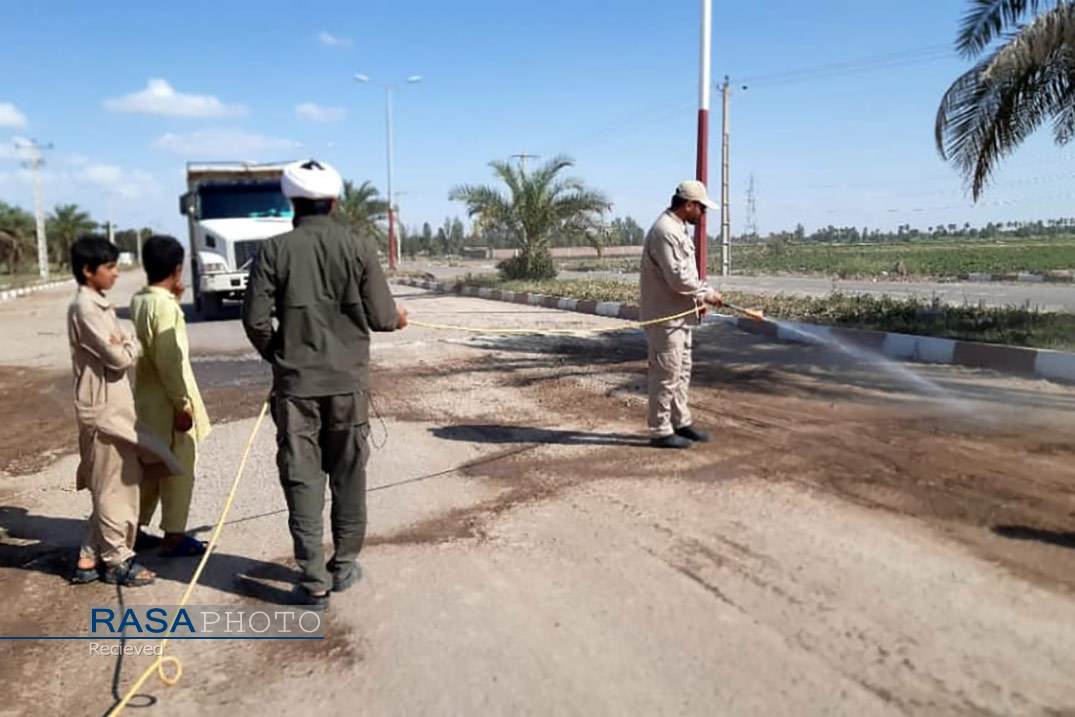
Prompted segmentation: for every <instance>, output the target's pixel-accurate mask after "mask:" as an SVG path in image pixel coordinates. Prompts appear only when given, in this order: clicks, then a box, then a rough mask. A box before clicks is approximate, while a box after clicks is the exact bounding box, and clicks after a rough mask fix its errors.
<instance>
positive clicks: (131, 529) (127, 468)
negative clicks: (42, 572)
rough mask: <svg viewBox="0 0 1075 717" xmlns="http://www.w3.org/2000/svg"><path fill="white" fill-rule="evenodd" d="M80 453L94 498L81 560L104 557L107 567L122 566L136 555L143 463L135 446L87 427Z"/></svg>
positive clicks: (84, 431)
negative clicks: (135, 543)
mask: <svg viewBox="0 0 1075 717" xmlns="http://www.w3.org/2000/svg"><path fill="white" fill-rule="evenodd" d="M78 442H79V452H80V453H81V455H82V460H83V462H84V463H86V464H87V465H86V468H87V470H86V471H85V474H84V475H85V476H86V483H87V485H86V487H87V488H89V490H90V495H91V496H92V497H93V512H92V513H91V514H90V519H89V524H88V525H87V526H86V535H85V537H84V538H83V539H82V547H81V548H80V549H79V557H81V558H92V559H94V560H96V559H97V558H100V559H101V560H102V561H103V562H104V563H105V565H109V566H113V565H119V564H120V563H122V562H123V561H125V560H126V559H127V558H129V557H131V556H133V555H134V550H133V548H134V539H135V537H136V535H137V533H138V493H139V487H140V484H141V482H142V464H141V463H140V462H139V460H138V449H137V448H136V447H135V446H134V445H133V444H131V443H128V442H127V441H124V440H122V439H119V438H115V437H113V436H110V435H108V434H106V433H101V432H100V431H96V430H94V429H92V428H83V429H82V430H81V431H80V433H79V437H78Z"/></svg>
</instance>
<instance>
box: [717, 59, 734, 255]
mask: <svg viewBox="0 0 1075 717" xmlns="http://www.w3.org/2000/svg"><path fill="white" fill-rule="evenodd" d="M721 96H722V100H723V105H724V108H723V109H724V118H723V122H722V123H721V137H720V275H721V276H728V275H730V274H731V273H732V245H731V240H732V238H731V223H732V218H731V212H730V211H729V207H728V180H729V174H730V172H729V162H728V135H729V128H728V110H729V105H730V104H731V97H732V89H731V83H730V82H729V81H728V76H727V75H725V76H724V85H723V86H721Z"/></svg>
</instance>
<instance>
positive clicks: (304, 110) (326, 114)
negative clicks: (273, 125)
mask: <svg viewBox="0 0 1075 717" xmlns="http://www.w3.org/2000/svg"><path fill="white" fill-rule="evenodd" d="M295 114H296V115H298V116H299V117H302V118H303V119H308V120H310V121H311V122H339V121H340V120H342V119H343V117H344V115H346V114H347V110H345V109H344V108H343V107H326V106H325V105H319V104H317V103H316V102H304V103H302V104H301V105H298V106H296V107H295Z"/></svg>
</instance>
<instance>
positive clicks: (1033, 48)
mask: <svg viewBox="0 0 1075 717" xmlns="http://www.w3.org/2000/svg"><path fill="white" fill-rule="evenodd" d="M1073 48H1075V4H1072V3H1060V4H1059V5H1058V6H1057V7H1056V8H1054V9H1053V10H1050V11H1049V12H1046V13H1044V14H1043V15H1041V16H1039V17H1038V18H1036V19H1035V20H1034V21H1032V22H1031V23H1030V24H1028V25H1027V26H1026V27H1024V28H1023V29H1022V30H1021V31H1020V33H1019V34H1018V35H1016V36H1014V37H1012V38H1011V39H1010V40H1009V41H1008V42H1007V43H1006V44H1004V45H1002V46H1000V47H998V48H996V49H995V50H993V52H992V53H990V55H989V56H988V57H986V58H985V59H984V60H982V61H981V62H979V63H978V64H977V65H975V66H974V67H973V68H972V69H971V70H969V71H968V72H966V73H964V74H963V75H962V76H960V77H959V78H958V79H957V80H956V81H955V82H953V83H952V85H951V86H950V87H949V88H948V91H947V92H946V93H945V95H944V97H943V98H942V100H941V103H940V106H939V107H938V110H937V118H936V122H935V125H934V139H935V141H936V144H937V149H938V151H939V152H940V153H941V156H942V157H943V158H945V159H948V160H950V161H951V162H952V163H953V164H955V165H956V167H957V168H958V169H959V170H960V172H961V173H962V174H963V175H964V178H965V179H966V180H967V183H968V185H969V187H970V189H971V193H972V195H973V197H974V199H975V200H977V199H978V198H979V197H980V196H981V193H982V190H983V188H984V187H985V185H986V183H987V182H988V180H989V177H990V176H991V174H992V172H993V171H994V169H995V167H996V165H997V163H998V162H999V161H1000V160H1001V159H1002V158H1003V157H1005V156H1006V155H1008V154H1009V153H1010V152H1012V151H1013V150H1014V149H1015V148H1016V147H1017V146H1018V145H1019V144H1020V143H1022V142H1023V141H1024V140H1025V139H1026V138H1027V137H1028V136H1029V135H1030V134H1031V133H1032V132H1033V131H1034V130H1036V129H1037V128H1038V127H1040V126H1041V125H1042V124H1043V123H1044V122H1046V121H1047V120H1048V119H1049V118H1050V117H1052V118H1053V120H1054V137H1055V138H1056V140H1057V141H1058V142H1061V143H1062V142H1066V141H1068V139H1070V137H1071V136H1072V128H1073V127H1075V110H1073V109H1072V103H1073V100H1075V88H1073V78H1075V74H1073V66H1075V65H1073V57H1075V55H1073Z"/></svg>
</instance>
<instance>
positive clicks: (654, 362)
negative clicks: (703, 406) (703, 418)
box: [646, 324, 693, 438]
mask: <svg viewBox="0 0 1075 717" xmlns="http://www.w3.org/2000/svg"><path fill="white" fill-rule="evenodd" d="M692 332H693V329H692V327H690V326H683V325H678V326H668V325H666V324H656V325H654V326H647V327H646V341H647V343H648V345H649V431H650V435H651V436H652V437H654V438H661V437H663V436H669V435H671V434H672V433H673V432H675V430H676V429H678V428H683V427H684V426H689V425H691V412H690V409H689V408H688V407H687V392H688V390H689V389H690V384H691V343H692V342H691V337H692Z"/></svg>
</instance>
